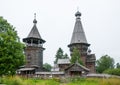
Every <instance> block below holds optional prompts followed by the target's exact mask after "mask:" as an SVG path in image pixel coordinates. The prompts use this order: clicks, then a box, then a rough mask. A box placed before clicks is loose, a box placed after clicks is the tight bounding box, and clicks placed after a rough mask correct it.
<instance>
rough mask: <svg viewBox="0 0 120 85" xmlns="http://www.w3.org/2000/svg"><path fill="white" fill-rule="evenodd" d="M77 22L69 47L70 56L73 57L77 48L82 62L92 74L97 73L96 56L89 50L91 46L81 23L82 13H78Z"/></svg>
mask: <svg viewBox="0 0 120 85" xmlns="http://www.w3.org/2000/svg"><path fill="white" fill-rule="evenodd" d="M75 16H76V22H75V26H74V30H73V34H72V38H71V42H70V44H69V45H68V47H69V49H70V53H71V54H70V55H72V52H73V49H74V48H77V49H78V50H79V52H80V54H81V60H82V62H83V64H84V66H85V67H86V68H88V69H89V70H90V73H95V72H96V71H95V61H96V57H95V54H91V50H90V49H89V46H90V44H89V43H88V42H87V39H86V36H85V32H84V29H83V26H82V23H81V13H80V12H79V11H77V12H76V14H75Z"/></svg>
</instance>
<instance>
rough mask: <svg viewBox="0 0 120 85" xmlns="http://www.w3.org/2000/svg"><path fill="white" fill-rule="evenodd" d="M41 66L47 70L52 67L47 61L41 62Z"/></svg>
mask: <svg viewBox="0 0 120 85" xmlns="http://www.w3.org/2000/svg"><path fill="white" fill-rule="evenodd" d="M43 67H44V68H45V69H46V70H48V71H51V68H52V66H51V65H50V64H48V63H45V64H43Z"/></svg>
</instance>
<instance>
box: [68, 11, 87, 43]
mask: <svg viewBox="0 0 120 85" xmlns="http://www.w3.org/2000/svg"><path fill="white" fill-rule="evenodd" d="M75 16H76V22H75V26H74V30H73V34H72V38H71V43H70V44H75V43H87V40H86V36H85V33H84V30H83V27H82V23H81V20H80V16H81V13H80V12H79V11H77V13H76V14H75Z"/></svg>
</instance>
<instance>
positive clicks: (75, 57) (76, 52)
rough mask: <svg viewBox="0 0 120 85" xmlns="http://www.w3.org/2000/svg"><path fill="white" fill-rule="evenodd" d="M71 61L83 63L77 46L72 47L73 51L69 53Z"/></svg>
mask: <svg viewBox="0 0 120 85" xmlns="http://www.w3.org/2000/svg"><path fill="white" fill-rule="evenodd" d="M70 61H71V63H76V62H78V63H79V64H81V65H83V62H82V60H81V55H80V52H79V50H78V49H77V48H74V49H73V53H72V55H71V60H70Z"/></svg>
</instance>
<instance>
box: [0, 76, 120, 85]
mask: <svg viewBox="0 0 120 85" xmlns="http://www.w3.org/2000/svg"><path fill="white" fill-rule="evenodd" d="M0 84H5V85H120V79H118V78H108V79H105V78H66V79H58V78H53V79H34V78H29V79H27V78H20V77H18V76H14V77H2V78H0Z"/></svg>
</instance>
